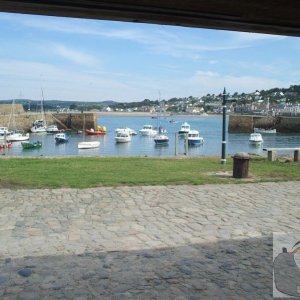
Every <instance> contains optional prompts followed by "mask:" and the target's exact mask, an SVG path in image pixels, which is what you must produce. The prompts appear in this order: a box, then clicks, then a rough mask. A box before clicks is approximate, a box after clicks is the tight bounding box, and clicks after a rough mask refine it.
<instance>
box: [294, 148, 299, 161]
mask: <svg viewBox="0 0 300 300" xmlns="http://www.w3.org/2000/svg"><path fill="white" fill-rule="evenodd" d="M294 161H299V150H295V151H294Z"/></svg>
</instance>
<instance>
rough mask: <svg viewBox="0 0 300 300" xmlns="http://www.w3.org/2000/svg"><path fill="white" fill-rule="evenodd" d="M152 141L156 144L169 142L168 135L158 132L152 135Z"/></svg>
mask: <svg viewBox="0 0 300 300" xmlns="http://www.w3.org/2000/svg"><path fill="white" fill-rule="evenodd" d="M154 142H155V144H156V145H165V144H168V143H169V137H168V136H167V135H165V134H162V133H160V134H158V135H156V136H155V137H154Z"/></svg>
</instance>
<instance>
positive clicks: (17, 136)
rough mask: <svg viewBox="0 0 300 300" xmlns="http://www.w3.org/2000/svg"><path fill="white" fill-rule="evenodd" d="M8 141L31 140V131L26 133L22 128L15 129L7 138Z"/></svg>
mask: <svg viewBox="0 0 300 300" xmlns="http://www.w3.org/2000/svg"><path fill="white" fill-rule="evenodd" d="M6 140H7V141H8V142H22V141H27V140H29V133H26V134H25V133H24V132H23V131H22V130H14V131H13V132H12V133H11V134H10V135H9V136H8V137H7V138H6Z"/></svg>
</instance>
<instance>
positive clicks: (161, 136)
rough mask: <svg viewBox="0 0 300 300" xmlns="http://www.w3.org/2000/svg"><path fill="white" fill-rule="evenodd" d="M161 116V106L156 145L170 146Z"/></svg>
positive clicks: (155, 138) (155, 139) (158, 115)
mask: <svg viewBox="0 0 300 300" xmlns="http://www.w3.org/2000/svg"><path fill="white" fill-rule="evenodd" d="M160 116H161V106H159V110H158V114H157V126H158V134H157V135H156V136H155V137H154V142H155V145H168V143H169V137H168V136H167V135H166V134H167V130H166V128H164V127H162V126H161V125H160Z"/></svg>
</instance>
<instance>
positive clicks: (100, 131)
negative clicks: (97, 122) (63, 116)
mask: <svg viewBox="0 0 300 300" xmlns="http://www.w3.org/2000/svg"><path fill="white" fill-rule="evenodd" d="M85 133H86V134H87V135H103V134H106V131H103V130H88V129H87V130H86V131H85Z"/></svg>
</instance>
